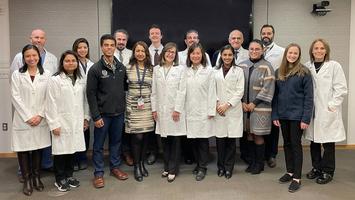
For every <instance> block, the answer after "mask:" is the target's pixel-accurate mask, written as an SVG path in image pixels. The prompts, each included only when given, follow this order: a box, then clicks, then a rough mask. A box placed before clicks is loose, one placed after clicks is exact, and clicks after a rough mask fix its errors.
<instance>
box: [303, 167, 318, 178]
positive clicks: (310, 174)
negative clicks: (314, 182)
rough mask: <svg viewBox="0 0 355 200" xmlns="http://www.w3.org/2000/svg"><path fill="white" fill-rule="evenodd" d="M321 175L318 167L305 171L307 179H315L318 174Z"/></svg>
mask: <svg viewBox="0 0 355 200" xmlns="http://www.w3.org/2000/svg"><path fill="white" fill-rule="evenodd" d="M321 175H322V172H321V171H319V170H318V169H315V168H313V169H312V170H311V171H310V172H308V173H307V175H306V176H307V178H308V179H315V178H318V177H319V176H321Z"/></svg>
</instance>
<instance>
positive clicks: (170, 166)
mask: <svg viewBox="0 0 355 200" xmlns="http://www.w3.org/2000/svg"><path fill="white" fill-rule="evenodd" d="M161 142H162V145H163V155H164V171H166V172H169V174H177V173H178V172H179V164H180V154H181V137H180V136H168V137H166V138H165V137H161Z"/></svg>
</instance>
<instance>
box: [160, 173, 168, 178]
mask: <svg viewBox="0 0 355 200" xmlns="http://www.w3.org/2000/svg"><path fill="white" fill-rule="evenodd" d="M168 175H169V172H167V171H163V173H161V177H162V178H166V177H168Z"/></svg>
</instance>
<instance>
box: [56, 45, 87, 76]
mask: <svg viewBox="0 0 355 200" xmlns="http://www.w3.org/2000/svg"><path fill="white" fill-rule="evenodd" d="M67 55H73V56H74V57H75V59H76V62H77V66H78V67H77V68H76V69H75V70H74V73H73V75H74V78H75V79H77V78H82V75H81V73H80V68H79V57H78V55H77V54H76V52H74V51H72V50H67V51H65V52H64V53H62V55H61V56H60V60H59V66H58V71H57V73H55V74H54V75H53V76H57V75H59V74H60V73H62V72H63V73H65V74H67V72H66V71H65V69H64V59H65V57H66V56H67Z"/></svg>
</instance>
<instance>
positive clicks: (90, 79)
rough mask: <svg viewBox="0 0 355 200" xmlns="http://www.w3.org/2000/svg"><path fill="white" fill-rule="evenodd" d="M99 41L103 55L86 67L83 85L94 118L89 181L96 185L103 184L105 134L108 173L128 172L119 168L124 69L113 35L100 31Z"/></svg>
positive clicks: (123, 175)
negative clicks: (117, 57) (91, 168)
mask: <svg viewBox="0 0 355 200" xmlns="http://www.w3.org/2000/svg"><path fill="white" fill-rule="evenodd" d="M100 45H101V51H102V53H103V56H102V57H101V59H100V60H99V61H98V62H97V63H95V64H94V65H93V66H92V67H91V68H90V71H89V73H88V76H87V88H86V92H87V98H88V103H89V107H90V112H91V117H92V119H93V120H94V122H95V130H94V145H93V159H92V160H93V163H94V167H95V172H94V176H95V178H94V182H93V184H94V186H95V187H96V188H102V187H104V186H105V184H104V179H103V175H104V156H103V149H104V148H103V147H104V143H105V138H106V136H107V135H108V137H109V153H110V170H111V175H113V176H115V177H116V178H117V179H119V180H126V179H127V178H128V175H127V174H126V173H125V172H123V171H121V170H120V169H119V165H120V164H121V157H120V156H121V152H120V149H121V148H120V146H121V137H122V130H123V123H124V112H125V106H126V101H125V88H126V84H127V82H126V80H127V77H126V70H125V67H124V66H123V64H122V63H120V62H119V61H118V60H117V59H116V58H115V57H114V52H115V49H116V40H115V38H114V37H113V36H111V35H109V34H106V35H103V36H102V37H101V39H100Z"/></svg>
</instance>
